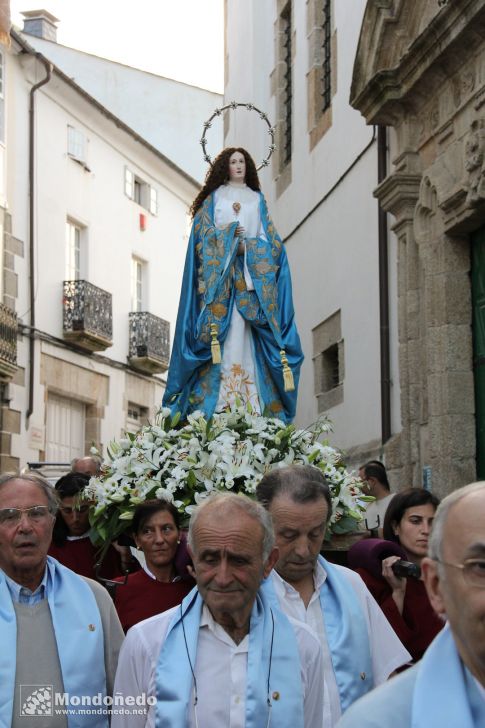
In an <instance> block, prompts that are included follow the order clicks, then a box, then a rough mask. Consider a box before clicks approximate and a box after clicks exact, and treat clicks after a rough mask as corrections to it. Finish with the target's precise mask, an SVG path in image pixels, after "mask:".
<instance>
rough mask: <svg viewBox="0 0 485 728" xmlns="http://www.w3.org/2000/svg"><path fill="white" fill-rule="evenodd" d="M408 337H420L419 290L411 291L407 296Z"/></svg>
mask: <svg viewBox="0 0 485 728" xmlns="http://www.w3.org/2000/svg"><path fill="white" fill-rule="evenodd" d="M406 304H407V305H406V314H407V322H406V323H407V333H408V339H417V338H418V337H419V291H418V290H414V291H409V292H408V294H407V296H406Z"/></svg>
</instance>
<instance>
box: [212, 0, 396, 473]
mask: <svg viewBox="0 0 485 728" xmlns="http://www.w3.org/2000/svg"><path fill="white" fill-rule="evenodd" d="M319 4H320V5H323V2H320V1H319V0H309V2H293V3H291V4H290V5H291V39H292V42H291V45H292V71H291V74H292V76H291V77H292V154H291V165H290V166H291V169H290V174H289V175H288V173H287V172H288V170H287V169H286V170H285V169H284V168H282V166H281V164H280V162H279V161H278V159H279V158H278V151H277V152H276V153H275V154H274V155H273V158H272V162H271V164H270V166H269V167H268V168H267V169H264V170H262V171H261V172H260V180H261V183H262V189H263V192H264V193H265V196H266V199H267V201H268V205H269V209H270V212H271V215H272V217H273V219H274V221H275V224H276V227H277V229H278V231H279V232H280V234H281V236H282V238H283V239H284V240H285V242H286V249H287V253H288V257H289V260H290V265H291V272H292V279H293V296H294V303H295V310H296V319H297V324H298V328H299V332H300V337H301V340H302V345H303V350H304V353H305V362H304V365H303V368H302V375H301V381H300V390H299V400H298V409H297V417H296V421H297V424H298V425H301V426H304V425H308V424H309V423H311V422H312V421H314V420H315V419H316V417H317V416H318V410H319V406H318V401H319V400H318V398H317V396H316V395H317V393H318V385H317V384H316V381H315V372H314V364H313V359H314V357H315V356H316V353H317V352H315V350H314V347H315V343H314V338H315V333H314V332H315V330H316V329H317V327H319V326H320V325H321V324H322V323H323V322H326V321H327V320H328V319H329V317H331V316H333V315H334V314H336V313H337V312H339V311H340V329H341V333H340V336H341V341H342V342H343V346H340V347H339V377H340V385H341V395H342V396H341V397H339V396H336V397H334V398H333V399H334V400H335V403H333V404H332V396H331V395H330V396H328V397H326V398H324V399H325V400H326V401H329V402H330V406H329V407H325V410H326V411H327V412H328V414H329V416H330V418H331V420H332V421H333V424H334V435H333V436H332V442H333V443H335V444H336V445H338V446H339V447H341V448H343V449H345V450H347V451H348V452H349V453H350V456H351V459H352V458H353V459H354V462H355V464H356V463H358V462H359V460H360V458H364V457H367V456H373V457H375V456H376V455H377V454H378V453H379V451H380V444H381V404H380V401H381V394H380V340H379V266H378V208H377V202H376V200H375V199H374V198H373V195H372V192H373V190H374V189H375V187H376V186H377V144H376V141H375V135H374V130H373V129H372V128H369V127H367V126H366V125H365V123H364V121H363V119H362V117H361V116H360V114H359V113H357V112H356V111H354V110H353V109H352V108H351V107H350V106H349V103H348V98H349V91H350V82H351V75H352V67H353V61H354V57H355V51H356V47H357V42H358V37H359V32H360V26H361V22H362V17H363V12H364V7H365V2H364V0H356V2H352V3H345V2H337V1H332V2H331V34H332V46H331V48H332V98H331V111H330V114H329V118H328V120H327V122H328V123H327V124H326V129H325V130H324V132H323V133H321V134H320V138H319V139H318V141H317V142H316V143H312V141H311V136H310V131H309V129H310V127H311V124H310V122H309V119H310V112H309V108H310V106H311V100H309V72H310V70H311V66H310V64H311V62H312V58H313V55H312V54H313V52H314V49H313V48H312V45H311V43H312V40H311V34H312V29H313V22H312V17H313V16H312V15H311V13H314V12H317V11H318V6H319ZM285 6H286V7H288V3H284V2H283V0H274V1H271V2H264V3H261V2H258V0H248V2H245V3H244V6H242V4H241V3H240V2H238V1H237V0H227V2H226V67H227V77H226V86H225V100H226V102H227V101H230V100H233V99H234V100H237V101H251V102H252V103H254V104H255V105H256V106H258V107H259V108H261V109H263V110H264V111H266V112H267V113H268V115H269V116H270V119H271V121H272V123H274V124H276V123H277V122H278V113H279V111H278V93H279V84H280V83H281V74H280V71H279V67H278V64H277V60H278V58H277V54H278V52H279V51H278V47H279V46H278V44H279V42H280V40H279V37H278V33H279V32H280V30H281V28H280V26H279V24H278V23H279V20H278V17H279V14H280V13H282V12H284V10H285ZM230 113H231V117H230V121H229V123H228V122H226V126H225V129H226V136H225V144H226V145H233V144H235V145H240V146H243V147H246V148H247V149H248V150H249V151H250V152H251V154H252V155H253V156H254V158H255V160H256V161H257V162H258V161H259V160H261V159H262V158H263V157H264V156H265V153H266V147H267V142H268V138H267V134H266V130H265V127H264V125H263V124H262V122H261V121H260V120H259V119H258V117H257V115H256V114H250V113H249V112H247V111H237V112H230ZM277 137H278V135H277ZM394 271H395V241H394V239H393V237H392V234H391V237H390V240H389V274H390V301H391V311H390V326H391V378H392V386H391V413H392V414H391V422H392V428H393V433H394V432H395V431H396V430H397V429H398V428H399V422H400V413H399V385H398V382H399V378H398V376H397V334H396V325H395V324H396V311H395V305H394V301H395V291H396V280H395V272H394ZM324 329H325V327H323V329H322V330H324ZM315 366H316V367H318V366H320V364H319V363H318V361H317V363H316V364H315Z"/></svg>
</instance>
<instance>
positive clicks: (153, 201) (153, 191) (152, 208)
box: [150, 187, 158, 215]
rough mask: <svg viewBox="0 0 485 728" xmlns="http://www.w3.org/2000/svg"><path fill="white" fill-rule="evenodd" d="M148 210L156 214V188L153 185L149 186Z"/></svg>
mask: <svg viewBox="0 0 485 728" xmlns="http://www.w3.org/2000/svg"><path fill="white" fill-rule="evenodd" d="M150 212H151V213H152V215H158V190H156V189H155V187H150Z"/></svg>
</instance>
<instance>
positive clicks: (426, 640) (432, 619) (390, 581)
mask: <svg viewBox="0 0 485 728" xmlns="http://www.w3.org/2000/svg"><path fill="white" fill-rule="evenodd" d="M438 505H439V500H438V498H436V496H434V495H433V494H432V493H430V492H429V491H427V490H424V489H423V488H408V489H406V490H403V491H400V492H399V493H397V494H396V495H395V496H394V497H393V499H392V500H391V502H390V503H389V506H388V507H387V511H386V516H385V519H384V539H386V540H387V541H393V542H394V543H397V544H399V545H400V547H401V548H402V549H403V550H404V552H405V554H406V557H407V560H408V562H411V563H412V564H414V565H415V566H417V567H419V566H420V565H421V561H422V559H423V558H424V557H425V556H426V553H427V550H428V538H429V534H430V531H431V525H432V523H433V518H434V514H435V512H436V509H437V507H438ZM397 562H399V566H401V567H402V560H401V559H400V557H399V556H388V557H387V558H385V559H383V561H382V576H381V577H380V578H377V576H376V575H373V574H371V573H370V571H368V570H366V569H362V568H358V569H357V571H358V573H359V574H360V575H361V577H362V579H363V580H364V581H365V583H366V585H367V588H368V589H369V591H370V592H371V594H372V595H373V597H374V598H375V600H376V601H377V602H378V604H379V605H380V607H381V609H382V611H383V612H384V614H385V615H386V617H387V619H388V620H389V622H390V624H391V626H392V627H393V629H394V631H395V632H396V634H397V635H398V637H399V639H400V640H401V642H402V643H403V645H404V646H405V647H406V649H407V650H408V651H409V652H410V653H411V655H412V657H413V660H414V661H417V660H419V659H420V658H421V657H422V655H423V653H424V651H425V650H426V648H427V647H428V645H429V644H430V642H431V641H432V640H433V639H434V637H435V636H436V635H437V634H438V632H439V631H440V629H441V628H442V627H443V622H442V621H441V620H440V619H439V617H438V616H437V615H436V614H435V612H434V611H433V609H432V607H431V604H430V602H429V599H428V595H427V593H426V589H425V586H424V582H423V581H422V580H421V579H420V578H416V576H411V575H410V576H408V577H406V576H398V575H397V574H396V573H395V571H394V570H393V565H394V568H395V569H396V571H398V573H400V574H404V573H405V571H406V570H405V569H404V570H403V569H402V568H401V569H399V568H398V567H396V566H395V564H396V563H397ZM408 571H409V572H410V573H412V572H413V571H415V572H417V573H418V574H419V571H417V570H416V569H414V570H413V569H412V567H409V569H408Z"/></svg>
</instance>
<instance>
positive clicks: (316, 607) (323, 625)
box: [256, 465, 411, 728]
mask: <svg viewBox="0 0 485 728" xmlns="http://www.w3.org/2000/svg"><path fill="white" fill-rule="evenodd" d="M256 496H257V498H258V500H259V501H260V502H261V503H262V504H263V505H264V506H265V508H267V509H268V511H269V513H270V514H271V516H272V519H273V524H274V529H275V536H276V545H277V547H278V551H279V556H278V561H277V563H276V566H275V569H274V571H273V572H272V574H271V576H270V578H269V579H267V580H266V582H265V583H264V585H263V590H264V591H265V593H266V594H267V596H268V599H269V600H270V601H271V603H276V604H278V605H279V606H280V608H281V609H282V610H283V611H284V612H285V614H287V615H288V616H291V617H293V618H295V619H299V620H300V621H302V622H304V623H305V624H307V625H308V626H309V627H311V628H312V629H313V631H314V632H315V634H316V635H317V637H318V638H319V641H320V645H321V648H322V655H323V665H324V699H323V708H324V715H323V724H324V725H325V726H326V727H327V726H328V727H329V728H330V727H331V726H334V725H335V724H336V722H337V720H338V719H339V717H340V715H341V714H342V713H343V712H344V711H345V710H346V709H347V708H348V707H349V705H351V704H352V703H353V702H354V701H355V700H357V699H358V698H359V697H361V696H362V695H364V694H365V693H366V692H368V691H369V690H372V689H373V688H374V687H375V686H376V685H379V684H380V683H381V682H384V680H386V679H387V678H388V677H389V675H390V674H391V673H392V672H393V671H394V670H396V668H398V667H400V666H401V665H403V664H405V663H406V662H408V661H409V660H410V659H411V656H410V655H409V653H408V652H407V650H406V649H405V648H404V647H403V645H402V644H401V642H400V641H399V639H398V638H397V636H396V634H395V632H394V631H393V630H392V628H391V626H390V624H389V622H388V621H387V619H386V617H385V616H384V614H383V612H382V610H381V609H380V607H379V605H378V604H377V602H376V601H375V600H374V598H373V597H372V595H371V594H370V592H369V591H368V589H367V587H366V586H365V584H364V582H363V581H362V579H361V578H360V576H359V575H358V574H356V573H355V572H353V571H351V570H350V569H346V568H345V567H343V566H337V565H335V564H331V563H329V562H328V561H326V560H325V559H324V558H323V557H322V556H320V551H321V549H322V544H323V540H324V537H325V532H326V529H327V523H328V520H329V518H330V516H331V513H332V501H331V496H330V491H329V488H328V485H327V483H326V481H325V478H324V476H323V474H322V473H321V471H320V470H319V469H318V468H315V467H313V466H310V465H308V466H304V465H291V466H289V467H285V468H280V469H275V470H272V471H271V472H270V473H268V474H267V475H265V476H264V478H263V479H262V480H261V482H260V483H259V485H258V487H257V489H256Z"/></svg>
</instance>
